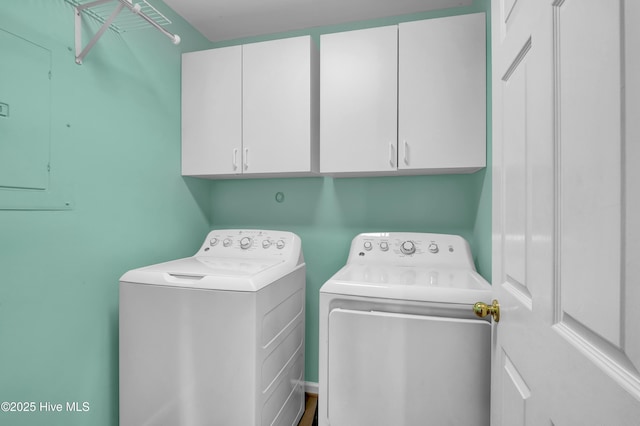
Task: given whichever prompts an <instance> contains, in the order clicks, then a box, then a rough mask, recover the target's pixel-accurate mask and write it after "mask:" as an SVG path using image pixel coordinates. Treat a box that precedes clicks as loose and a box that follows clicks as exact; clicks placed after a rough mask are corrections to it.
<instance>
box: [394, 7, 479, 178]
mask: <svg viewBox="0 0 640 426" xmlns="http://www.w3.org/2000/svg"><path fill="white" fill-rule="evenodd" d="M485 43H486V42H485V16H484V14H483V13H477V14H472V15H461V16H453V17H449V18H441V19H431V20H428V21H417V22H408V23H403V24H400V25H399V49H398V50H399V51H398V70H399V71H398V91H399V98H398V117H399V118H398V154H399V156H398V168H399V169H403V170H420V169H427V170H432V171H434V172H441V173H445V172H454V173H463V172H473V171H476V170H478V169H480V168H482V167H485V165H486V121H487V120H486V65H485V61H486V53H485Z"/></svg>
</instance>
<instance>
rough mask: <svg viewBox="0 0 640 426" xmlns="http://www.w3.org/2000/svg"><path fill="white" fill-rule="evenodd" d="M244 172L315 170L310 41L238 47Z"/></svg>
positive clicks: (314, 70)
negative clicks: (240, 51) (241, 63)
mask: <svg viewBox="0 0 640 426" xmlns="http://www.w3.org/2000/svg"><path fill="white" fill-rule="evenodd" d="M242 57H243V73H242V83H243V94H242V112H243V155H244V158H243V162H244V163H243V167H244V173H304V172H317V171H318V166H317V163H318V105H317V104H318V90H319V88H318V54H317V48H316V46H315V44H314V43H313V41H312V40H311V37H309V36H307V37H295V38H288V39H282V40H275V41H267V42H262V43H255V44H247V45H244V46H243V52H242Z"/></svg>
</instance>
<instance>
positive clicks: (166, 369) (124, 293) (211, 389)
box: [119, 230, 305, 426]
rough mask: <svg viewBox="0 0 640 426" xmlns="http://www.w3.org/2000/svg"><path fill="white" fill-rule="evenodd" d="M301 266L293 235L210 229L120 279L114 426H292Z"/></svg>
mask: <svg viewBox="0 0 640 426" xmlns="http://www.w3.org/2000/svg"><path fill="white" fill-rule="evenodd" d="M304 306H305V263H304V258H303V255H302V249H301V244H300V238H298V237H297V236H296V235H294V234H292V233H290V232H283V231H263V230H219V231H211V232H210V233H209V235H208V236H207V237H206V239H205V241H204V243H203V244H202V247H201V248H200V250H198V252H197V253H196V254H195V255H194V256H193V257H189V258H185V259H180V260H175V261H171V262H166V263H162V264H159V265H153V266H148V267H145V268H140V269H135V270H132V271H129V272H127V273H126V274H124V275H123V276H122V278H121V279H120V325H119V328H120V349H119V351H120V425H122V426H142V425H148V426H150V425H158V426H159V425H162V426H236V425H237V426H251V425H287V426H291V425H296V424H297V423H298V421H299V419H300V417H301V416H302V413H303V411H304V403H305V401H304V389H303V383H304V376H303V374H304V327H305V325H304V315H305V312H304Z"/></svg>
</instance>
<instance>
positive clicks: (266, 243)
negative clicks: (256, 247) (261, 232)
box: [262, 240, 271, 249]
mask: <svg viewBox="0 0 640 426" xmlns="http://www.w3.org/2000/svg"><path fill="white" fill-rule="evenodd" d="M269 247H271V240H264V241H263V242H262V248H263V249H268V248H269Z"/></svg>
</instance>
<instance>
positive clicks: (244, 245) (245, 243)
mask: <svg viewBox="0 0 640 426" xmlns="http://www.w3.org/2000/svg"><path fill="white" fill-rule="evenodd" d="M249 247H251V238H249V237H242V239H241V240H240V248H241V249H243V250H246V249H248V248H249Z"/></svg>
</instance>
